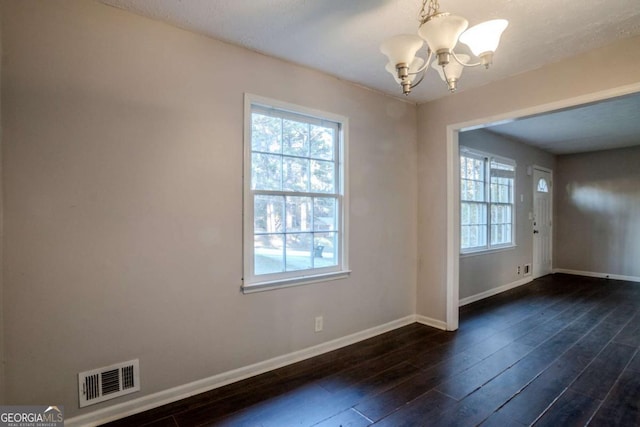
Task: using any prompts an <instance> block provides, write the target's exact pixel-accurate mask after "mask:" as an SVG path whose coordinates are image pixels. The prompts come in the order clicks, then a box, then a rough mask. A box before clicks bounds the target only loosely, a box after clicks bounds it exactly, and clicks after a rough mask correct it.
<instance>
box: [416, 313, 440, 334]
mask: <svg viewBox="0 0 640 427" xmlns="http://www.w3.org/2000/svg"><path fill="white" fill-rule="evenodd" d="M416 322H418V323H421V324H423V325H427V326H431V327H432V328H437V329H442V330H443V331H446V330H447V323H446V322H443V321H442V320H436V319H432V318H431V317H427V316H421V315H419V314H418V315H416Z"/></svg>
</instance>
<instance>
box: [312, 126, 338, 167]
mask: <svg viewBox="0 0 640 427" xmlns="http://www.w3.org/2000/svg"><path fill="white" fill-rule="evenodd" d="M309 130H310V133H311V157H313V158H316V159H325V160H333V154H334V140H335V130H334V129H333V128H326V127H322V126H316V125H311V126H310V127H309Z"/></svg>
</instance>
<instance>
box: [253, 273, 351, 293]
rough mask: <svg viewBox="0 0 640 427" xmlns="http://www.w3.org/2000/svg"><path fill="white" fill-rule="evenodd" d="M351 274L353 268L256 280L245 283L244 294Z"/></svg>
mask: <svg viewBox="0 0 640 427" xmlns="http://www.w3.org/2000/svg"><path fill="white" fill-rule="evenodd" d="M350 274H351V270H342V271H335V272H332V273H325V274H316V275H313V276H305V277H295V278H292V279H283V280H273V281H268V282H255V283H251V284H246V285H243V286H242V288H241V290H242V293H243V294H253V293H256V292H264V291H272V290H275V289H282V288H290V287H293V286H301V285H309V284H311V283H318V282H329V281H331V280H340V279H346V278H347V277H349V275H350Z"/></svg>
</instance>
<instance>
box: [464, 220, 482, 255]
mask: <svg viewBox="0 0 640 427" xmlns="http://www.w3.org/2000/svg"><path fill="white" fill-rule="evenodd" d="M460 234H461V235H462V236H465V237H464V239H461V242H463V243H464V244H465V246H462V245H461V246H462V249H469V248H477V247H486V246H487V227H486V226H480V225H463V226H462V227H461V233H460Z"/></svg>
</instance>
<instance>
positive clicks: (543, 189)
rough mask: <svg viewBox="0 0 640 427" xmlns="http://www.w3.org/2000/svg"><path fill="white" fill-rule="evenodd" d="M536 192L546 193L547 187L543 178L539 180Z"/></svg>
mask: <svg viewBox="0 0 640 427" xmlns="http://www.w3.org/2000/svg"><path fill="white" fill-rule="evenodd" d="M538 192H540V193H548V192H549V186H548V185H547V180H546V179H544V178H540V179H539V180H538Z"/></svg>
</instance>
